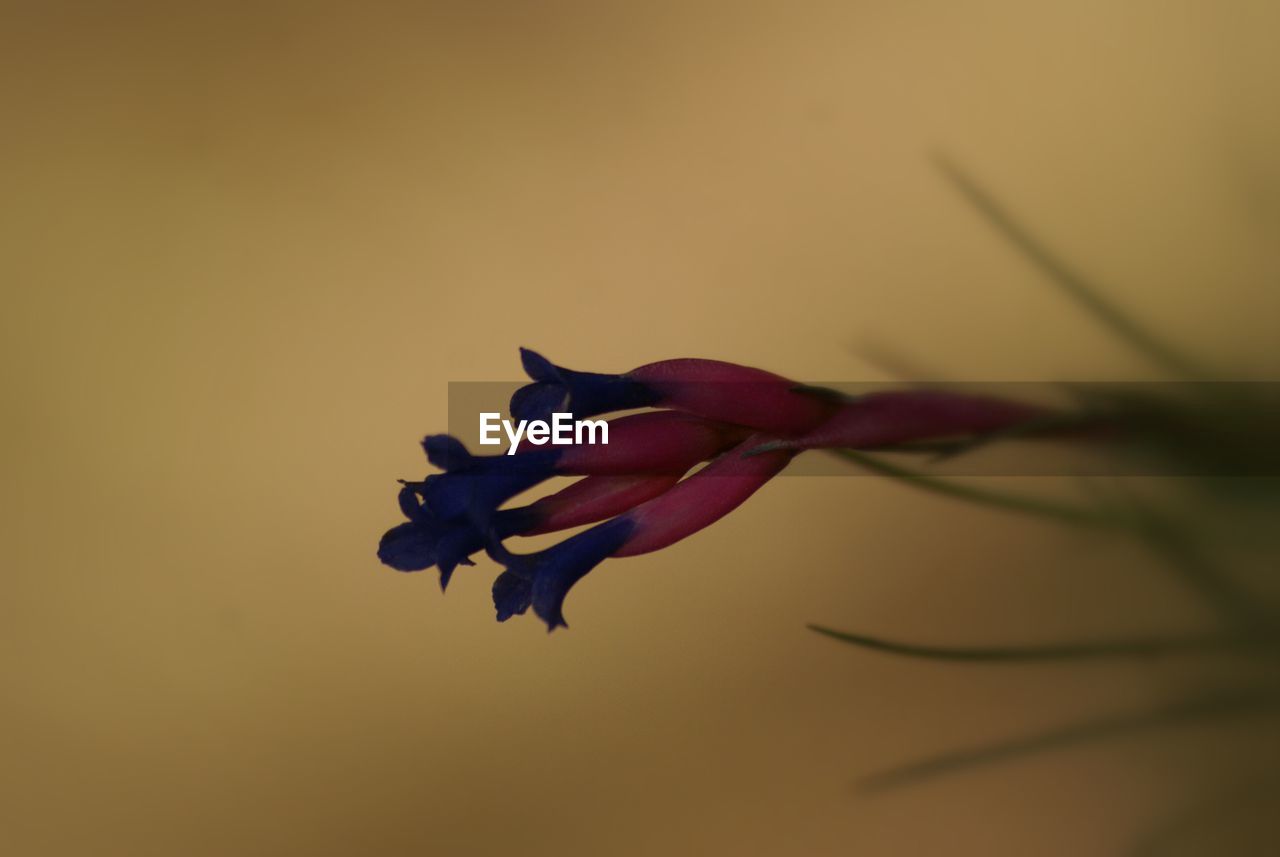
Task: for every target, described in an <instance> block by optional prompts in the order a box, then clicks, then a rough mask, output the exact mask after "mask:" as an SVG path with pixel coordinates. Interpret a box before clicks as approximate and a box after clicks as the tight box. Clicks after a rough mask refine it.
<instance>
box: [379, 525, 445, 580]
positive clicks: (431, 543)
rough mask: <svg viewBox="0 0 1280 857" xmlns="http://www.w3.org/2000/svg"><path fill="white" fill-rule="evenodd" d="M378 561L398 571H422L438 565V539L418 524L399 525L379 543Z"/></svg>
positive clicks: (387, 532) (390, 530)
mask: <svg viewBox="0 0 1280 857" xmlns="http://www.w3.org/2000/svg"><path fill="white" fill-rule="evenodd" d="M378 559H380V560H382V562H383V563H384V564H386V565H389V566H391V567H392V568H394V569H395V570H396V571H422V570H423V569H425V568H431V566H433V565H435V564H436V539H435V538H434V537H433V536H432V535H431V534H430V533H429V532H427V531H426V530H424V529H423V528H422V527H420V526H419V525H418V524H416V523H413V522H412V521H410V522H409V523H405V524H397V525H396V526H394V527H392V528H391V529H389V530H387V531H386V533H384V534H383V536H382V539H381V540H380V541H379V542H378Z"/></svg>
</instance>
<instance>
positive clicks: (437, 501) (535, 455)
mask: <svg viewBox="0 0 1280 857" xmlns="http://www.w3.org/2000/svg"><path fill="white" fill-rule="evenodd" d="M428 440H430V438H428ZM560 454H561V450H559V449H555V450H538V451H535V452H526V453H520V454H519V455H495V456H469V458H470V465H469V466H466V467H464V468H461V469H457V468H455V469H453V470H451V471H450V472H448V473H437V474H433V475H431V476H428V477H427V478H426V479H425V480H424V481H422V482H418V483H413V484H414V487H415V489H416V490H417V492H418V494H419V495H420V496H421V497H422V500H423V505H425V506H426V508H427V510H428V511H429V512H430V513H431V514H432V515H434V516H436V517H437V518H440V519H442V520H454V519H456V518H462V517H468V516H469V517H471V518H472V519H474V520H477V521H484V520H485V519H486V518H487V517H488V516H490V515H492V513H493V511H494V510H495V509H497V508H498V507H499V506H501V505H502V504H503V503H505V502H507V501H508V500H510V499H511V498H512V497H514V496H516V495H517V494H520V493H521V492H523V491H526V490H528V489H529V488H532V487H533V486H534V485H537V484H538V483H539V482H542V481H544V480H546V479H548V478H550V477H551V476H553V475H554V474H555V465H556V462H557V461H558V460H559V458H560Z"/></svg>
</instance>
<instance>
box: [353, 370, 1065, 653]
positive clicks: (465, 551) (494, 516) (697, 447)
mask: <svg viewBox="0 0 1280 857" xmlns="http://www.w3.org/2000/svg"><path fill="white" fill-rule="evenodd" d="M521 358H522V361H523V363H524V367H525V370H526V371H527V372H528V374H529V376H530V377H531V378H532V379H533V383H531V384H528V385H526V386H524V387H522V388H521V389H520V390H518V391H517V392H516V394H515V395H514V396H513V397H512V400H511V412H512V416H514V417H515V418H516V419H524V420H535V419H543V420H547V419H548V418H550V416H551V415H552V414H553V413H565V412H569V413H571V414H572V415H573V416H574V417H576V418H586V417H592V416H597V415H599V414H604V413H609V412H611V411H619V410H630V409H634V408H655V407H657V408H662V410H647V411H644V412H643V413H639V414H632V415H628V416H623V417H618V418H616V419H613V420H611V421H610V422H609V435H608V436H609V443H607V444H600V445H596V444H578V445H567V446H561V447H553V448H545V447H541V446H537V445H534V444H532V443H530V442H529V441H528V440H527V439H526V440H525V441H524V442H522V443H521V444H520V445H519V446H518V447H517V448H516V450H515V452H514V454H510V455H489V456H482V455H473V454H472V453H471V452H469V451H468V450H467V448H466V447H465V446H464V445H463V444H462V443H461V442H460V441H458V440H457V439H456V438H454V437H451V436H450V435H430V436H428V437H426V438H425V439H424V440H423V442H422V445H423V448H424V450H425V451H426V454H427V458H428V460H429V461H430V462H431V463H432V464H433V465H435V466H436V467H439V468H440V469H441V470H443V471H444V472H443V473H437V474H433V475H431V476H428V477H426V478H425V479H424V480H422V481H420V482H406V483H404V484H403V487H402V488H401V491H400V508H401V510H402V511H403V512H404V515H405V517H406V518H407V521H406V522H405V523H402V524H399V525H397V526H395V527H392V528H391V529H390V530H388V531H387V532H386V533H385V534H384V535H383V537H382V540H381V542H380V543H379V546H378V556H379V558H380V559H381V560H382V561H383V562H384V563H386V564H387V565H390V566H391V567H393V568H396V569H399V570H402V571H417V570H421V569H425V568H430V567H431V566H433V565H434V566H437V567H439V569H440V585H441V587H442V588H443V587H444V586H446V585H447V584H448V581H449V578H450V576H451V575H452V573H453V571H454V569H456V568H457V566H459V565H464V564H466V565H471V564H472V562H471V556H472V555H473V554H475V553H477V552H479V551H481V550H484V551H485V552H486V553H487V554H488V555H489V556H490V557H491V558H493V559H494V560H496V561H497V562H498V563H500V564H501V565H502V566H503V571H502V573H501V574H499V575H498V577H497V579H496V580H495V581H494V584H493V603H494V607H495V609H496V611H497V617H498V621H505V620H506V619H509V618H510V617H512V616H516V615H520V614H523V613H525V612H527V611H528V609H529V608H530V607H532V608H533V612H534V613H535V614H536V615H537V616H538V617H539V618H541V619H542V620H543V621H544V622H546V624H547V628H548V629H549V630H554V629H555V628H557V627H563V626H565V621H564V613H563V606H564V599H565V596H566V595H567V594H568V592H569V590H570V589H571V588H572V587H573V585H574V584H575V583H577V581H579V580H580V579H582V577H583V576H585V575H586V574H588V573H589V572H590V571H591V570H592V569H594V568H595V567H596V566H597V565H599V564H600V563H601V562H603V561H604V560H605V559H607V558H610V557H613V558H621V557H628V556H635V555H638V554H642V553H649V552H652V551H656V550H661V549H663V548H665V547H668V546H670V545H672V544H674V543H676V542H678V541H680V540H681V539H684V538H686V537H688V536H690V535H692V534H693V533H696V532H698V531H699V530H702V529H704V528H705V527H708V526H710V525H711V524H713V523H715V522H716V521H718V520H719V519H720V518H722V517H724V516H725V515H727V514H728V513H729V512H731V511H733V509H735V508H737V507H738V506H739V505H740V504H742V503H743V502H744V501H746V499H747V498H748V497H750V496H751V495H752V494H754V493H755V492H756V491H758V490H759V489H760V488H761V487H762V486H763V485H764V484H765V483H766V482H768V481H769V480H770V479H772V478H773V477H774V476H776V475H777V474H778V473H780V472H781V471H782V470H783V469H784V468H785V467H786V466H787V464H788V463H789V462H790V461H791V459H792V458H793V457H794V456H795V455H796V454H798V453H799V452H801V451H803V450H806V449H817V448H822V447H846V448H853V449H868V448H878V447H892V446H895V445H900V444H906V443H911V442H919V441H929V440H937V439H944V438H948V439H949V438H954V437H957V436H977V437H982V436H987V435H990V434H992V433H994V432H999V431H1002V430H1007V429H1014V428H1017V429H1023V428H1027V427H1037V426H1040V423H1038V422H1037V421H1038V420H1040V419H1041V418H1043V417H1046V416H1048V412H1046V411H1043V410H1042V409H1039V408H1034V407H1031V406H1027V405H1022V404H1018V403H1014V402H1008V401H1003V400H1000V399H995V398H991V397H986V396H972V395H966V394H960V393H955V392H951V391H939V390H893V391H885V392H879V393H871V394H868V395H863V396H858V397H854V398H849V397H843V396H839V395H838V394H833V393H830V392H828V391H822V390H817V389H814V388H809V387H805V386H803V385H800V384H797V383H795V382H793V381H790V380H788V379H787V378H783V377H782V376H780V375H775V374H773V373H771V372H766V371H763V370H761V369H753V368H750V367H746V366H739V365H736V364H733V363H725V362H721V361H717V360H698V359H678V360H663V361H659V362H657V363H649V364H646V365H644V366H641V367H639V368H637V369H633V370H631V371H630V372H626V373H624V374H621V375H607V374H601V373H593V372H577V371H574V370H570V369H565V368H563V367H560V366H556V365H554V364H552V363H551V362H549V361H548V360H546V359H545V358H543V357H542V356H541V355H539V354H536V353H535V352H533V351H529V350H528V349H521ZM708 460H710V463H709V464H708V465H707V466H706V467H705V468H703V469H702V470H700V471H698V472H696V473H694V475H692V476H689V477H687V478H683V479H682V478H681V477H682V476H683V475H684V474H685V473H687V472H688V471H689V470H690V468H692V467H693V466H694V465H696V464H698V463H700V462H703V461H708ZM565 475H578V476H584V477H585V478H583V479H581V480H580V481H578V482H575V483H574V484H572V485H570V486H568V487H566V488H564V489H563V490H561V491H559V492H556V493H554V494H551V495H549V496H547V497H544V498H542V499H540V500H537V501H535V502H533V503H530V504H528V505H525V506H520V507H516V508H511V509H504V508H501V507H502V506H503V504H505V503H506V502H507V501H508V500H510V499H512V498H514V497H515V496H517V495H518V494H520V493H521V492H523V491H525V490H527V489H529V488H531V487H533V486H535V485H537V484H539V483H540V482H542V481H544V480H546V479H549V478H551V477H553V476H565ZM586 524H592V525H593V526H591V527H590V528H588V529H586V530H584V531H582V532H580V533H577V534H575V535H573V536H570V537H569V538H566V539H565V540H563V541H561V542H560V543H558V544H556V545H553V546H552V547H550V548H547V549H546V550H542V551H538V552H535V553H530V554H518V553H514V552H512V551H511V550H510V549H508V547H507V546H506V544H505V541H506V540H507V539H509V538H511V537H513V536H527V535H534V534H538V533H548V532H554V531H558V530H562V529H567V528H570V527H576V526H580V525H586Z"/></svg>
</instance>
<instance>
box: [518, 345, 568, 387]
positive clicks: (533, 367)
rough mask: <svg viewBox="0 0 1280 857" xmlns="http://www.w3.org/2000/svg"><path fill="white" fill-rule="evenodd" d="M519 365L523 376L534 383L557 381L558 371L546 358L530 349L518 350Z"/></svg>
mask: <svg viewBox="0 0 1280 857" xmlns="http://www.w3.org/2000/svg"><path fill="white" fill-rule="evenodd" d="M520 365H521V366H522V367H524V371H525V374H526V375H528V376H529V377H530V378H532V379H533V380H535V381H559V380H560V370H559V369H558V368H557V367H556V365H555V364H554V363H552V362H551V361H550V360H548V359H547V358H545V357H543V356H542V355H541V354H539V353H538V352H536V351H534V350H533V349H532V348H524V347H521V348H520Z"/></svg>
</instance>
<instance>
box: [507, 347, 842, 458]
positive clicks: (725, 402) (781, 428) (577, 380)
mask: <svg viewBox="0 0 1280 857" xmlns="http://www.w3.org/2000/svg"><path fill="white" fill-rule="evenodd" d="M520 359H521V362H522V363H523V364H524V369H525V372H526V373H528V375H529V377H530V378H532V379H533V383H532V384H526V385H525V386H523V387H521V388H520V389H519V390H517V391H516V392H515V395H513V396H512V397H511V415H512V416H513V417H515V418H516V419H530V420H534V419H540V420H546V419H549V418H550V415H551V414H552V413H555V412H563V413H571V414H573V415H574V416H575V417H578V418H582V417H591V416H596V415H598V414H604V413H609V412H610V411H620V410H629V409H632V408H646V407H664V408H674V409H677V410H681V411H686V412H688V413H691V414H695V415H697V416H700V417H705V418H706V419H710V420H717V421H720V422H724V423H732V424H734V425H740V426H746V427H748V428H752V429H756V430H759V431H763V432H768V433H769V434H773V435H783V436H786V435H793V434H798V433H800V432H805V431H808V430H810V429H812V428H813V427H815V426H816V425H818V424H819V423H821V422H822V421H823V420H825V419H826V418H828V417H829V416H831V414H832V413H834V412H835V410H836V409H837V408H838V407H839V403H838V402H836V401H833V400H832V398H831V397H830V396H829V395H826V394H823V393H821V392H818V391H814V390H812V389H809V388H805V387H803V386H801V385H799V384H796V383H795V382H794V381H790V380H788V379H786V378H784V377H782V376H781V375H775V374H773V373H772V372H766V371H764V370H763V369H753V368H751V367H749V366H739V365H738V364H736V363H725V362H723V361H720V360H702V359H695V358H681V359H676V360H661V361H659V362H657V363H648V364H646V365H644V366H640V367H639V368H636V369H632V370H631V371H630V372H625V373H623V374H621V375H605V374H600V373H596V372H576V371H574V370H571V369H565V368H564V367H562V366H556V365H555V364H553V363H552V362H551V361H549V360H547V359H546V358H545V357H543V356H542V355H541V354H538V353H537V352H535V351H530V350H529V349H527V348H522V349H520Z"/></svg>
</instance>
